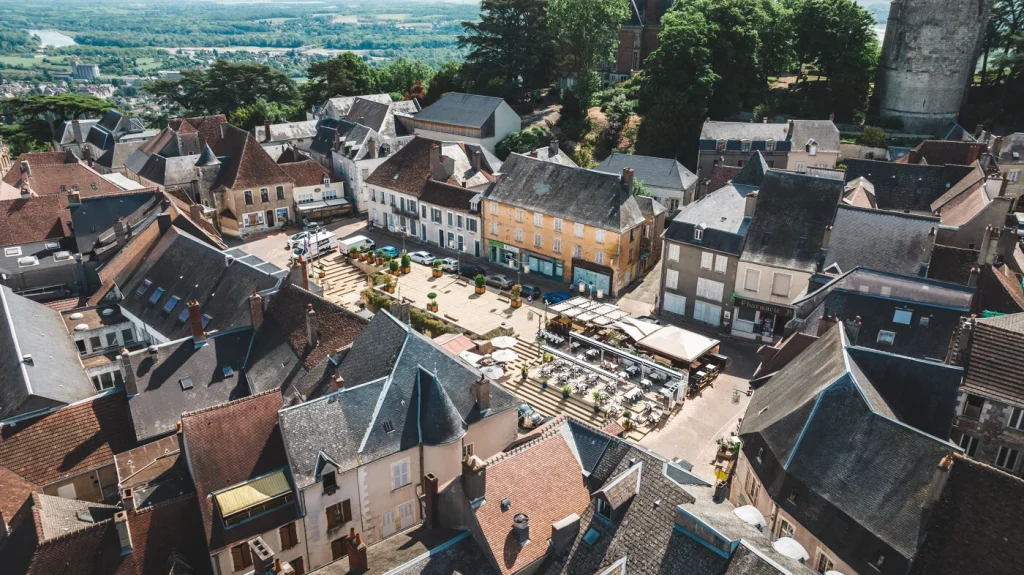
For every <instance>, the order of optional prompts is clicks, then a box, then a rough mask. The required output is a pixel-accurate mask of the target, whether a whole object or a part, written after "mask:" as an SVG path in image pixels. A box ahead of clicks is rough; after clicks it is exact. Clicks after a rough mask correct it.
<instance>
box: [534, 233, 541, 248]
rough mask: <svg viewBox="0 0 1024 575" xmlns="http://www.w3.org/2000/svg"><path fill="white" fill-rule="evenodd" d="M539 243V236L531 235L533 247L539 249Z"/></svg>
mask: <svg viewBox="0 0 1024 575" xmlns="http://www.w3.org/2000/svg"><path fill="white" fill-rule="evenodd" d="M541 241H542V239H541V237H540V234H533V247H535V248H539V247H540V244H541Z"/></svg>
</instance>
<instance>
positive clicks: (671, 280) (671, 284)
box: [665, 270, 679, 289]
mask: <svg viewBox="0 0 1024 575" xmlns="http://www.w3.org/2000/svg"><path fill="white" fill-rule="evenodd" d="M665 288H666V289H679V272H677V271H676V270H667V271H666V272H665Z"/></svg>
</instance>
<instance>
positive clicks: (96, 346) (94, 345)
mask: <svg viewBox="0 0 1024 575" xmlns="http://www.w3.org/2000/svg"><path fill="white" fill-rule="evenodd" d="M102 346H103V344H102V343H101V342H100V336H98V335H94V336H92V337H90V338H89V349H91V350H93V351H99V350H100V349H101V348H102Z"/></svg>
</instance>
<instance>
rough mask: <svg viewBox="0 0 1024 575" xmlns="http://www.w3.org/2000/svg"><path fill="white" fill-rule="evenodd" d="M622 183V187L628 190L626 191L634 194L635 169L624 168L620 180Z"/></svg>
mask: <svg viewBox="0 0 1024 575" xmlns="http://www.w3.org/2000/svg"><path fill="white" fill-rule="evenodd" d="M619 181H621V182H622V187H623V188H626V191H627V192H629V193H631V194H632V193H633V168H622V176H621V177H620V178H619Z"/></svg>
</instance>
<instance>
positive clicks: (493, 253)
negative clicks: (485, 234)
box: [487, 240, 526, 269]
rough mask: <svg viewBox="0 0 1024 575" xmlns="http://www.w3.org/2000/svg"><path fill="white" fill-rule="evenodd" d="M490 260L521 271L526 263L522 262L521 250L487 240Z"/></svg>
mask: <svg viewBox="0 0 1024 575" xmlns="http://www.w3.org/2000/svg"><path fill="white" fill-rule="evenodd" d="M487 246H488V252H489V253H488V259H490V261H492V262H494V263H496V264H501V265H503V266H506V267H511V268H514V269H519V267H520V266H521V265H523V264H525V263H526V262H520V255H521V254H520V252H519V248H517V247H516V246H510V245H508V244H504V243H501V242H499V241H498V240H487Z"/></svg>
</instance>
